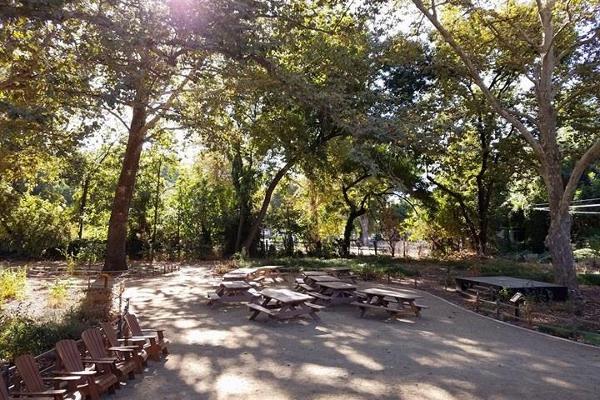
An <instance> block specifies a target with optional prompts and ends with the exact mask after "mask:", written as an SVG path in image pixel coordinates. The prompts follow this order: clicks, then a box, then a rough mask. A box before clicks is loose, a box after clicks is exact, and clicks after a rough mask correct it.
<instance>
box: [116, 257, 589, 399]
mask: <svg viewBox="0 0 600 400" xmlns="http://www.w3.org/2000/svg"><path fill="white" fill-rule="evenodd" d="M217 282H218V280H217V279H216V278H215V277H212V276H211V275H210V272H209V270H208V268H207V267H198V266H189V267H185V266H184V267H182V269H181V271H178V272H174V273H171V274H169V275H167V276H161V277H156V278H145V279H144V280H143V281H141V280H139V281H137V280H130V281H129V283H128V288H127V290H126V292H125V296H129V297H131V307H132V311H134V312H137V313H138V314H139V315H140V316H141V318H142V321H143V322H144V324H145V325H146V326H148V327H153V326H156V327H163V328H165V329H166V335H167V336H168V337H169V338H170V340H171V341H172V344H171V345H170V352H171V355H170V356H169V357H168V358H167V360H166V361H164V362H161V363H150V365H149V368H148V370H147V372H146V373H145V374H144V375H143V377H138V378H137V379H136V380H134V381H130V383H129V384H128V385H127V386H126V387H125V388H123V389H122V390H119V391H118V393H117V395H116V396H112V397H111V398H113V399H115V400H121V399H140V400H142V399H144V400H145V399H169V400H175V399H211V400H225V399H261V400H264V399H314V400H317V399H318V400H324V399H344V400H351V399H365V400H366V399H407V400H412V399H415V400H417V399H418V400H441V399H460V400H469V399H489V400H500V399H503V400H504V399H524V398H529V399H545V400H553V399H556V400H558V399H561V400H563V399H570V400H576V399H589V400H598V399H600V378H599V376H598V371H599V370H600V349H597V348H591V347H586V346H582V345H579V344H576V343H572V342H567V341H564V340H560V339H557V338H553V337H548V336H544V335H540V334H538V333H535V332H532V331H527V330H523V329H519V328H516V327H513V326H509V325H506V324H502V323H499V322H496V321H493V320H490V319H487V318H484V317H481V316H479V315H476V314H473V313H471V312H468V311H465V310H463V309H461V308H458V307H456V306H453V305H451V304H449V303H447V302H445V301H442V300H440V299H438V298H436V297H434V296H431V295H428V294H427V293H424V292H420V293H419V294H420V295H422V296H423V299H422V300H420V303H423V304H426V305H429V306H430V308H429V309H428V310H424V312H423V316H422V317H421V318H420V319H415V318H405V319H398V320H388V319H386V317H385V316H384V315H377V314H371V315H370V316H367V317H366V318H364V319H361V318H359V316H358V310H356V309H355V308H354V307H351V306H336V307H334V308H331V309H328V310H325V311H323V312H321V313H320V314H321V318H322V321H321V322H318V323H315V322H311V321H303V320H297V321H291V322H288V323H280V322H276V321H266V320H264V318H261V319H260V320H259V321H248V319H247V316H248V311H247V308H246V307H245V306H243V305H238V306H212V307H209V306H207V305H206V300H205V296H206V293H207V291H210V290H211V287H212V285H214V284H215V283H217ZM359 285H360V286H377V285H372V284H367V283H362V284H359Z"/></svg>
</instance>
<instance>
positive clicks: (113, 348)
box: [108, 346, 135, 353]
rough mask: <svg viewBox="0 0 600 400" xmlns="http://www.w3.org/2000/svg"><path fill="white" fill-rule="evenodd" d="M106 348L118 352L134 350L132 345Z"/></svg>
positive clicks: (131, 351)
mask: <svg viewBox="0 0 600 400" xmlns="http://www.w3.org/2000/svg"><path fill="white" fill-rule="evenodd" d="M108 350H110V351H118V352H122V353H133V352H135V348H133V347H121V346H119V347H109V348H108Z"/></svg>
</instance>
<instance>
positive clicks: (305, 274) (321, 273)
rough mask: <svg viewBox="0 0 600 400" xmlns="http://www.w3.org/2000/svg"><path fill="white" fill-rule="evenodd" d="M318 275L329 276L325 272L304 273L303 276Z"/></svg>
mask: <svg viewBox="0 0 600 400" xmlns="http://www.w3.org/2000/svg"><path fill="white" fill-rule="evenodd" d="M318 275H327V272H325V271H302V276H318Z"/></svg>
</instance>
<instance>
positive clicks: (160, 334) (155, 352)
mask: <svg viewBox="0 0 600 400" xmlns="http://www.w3.org/2000/svg"><path fill="white" fill-rule="evenodd" d="M125 322H127V326H128V327H129V331H130V332H131V335H132V336H137V337H145V338H146V339H148V340H149V341H150V345H149V346H148V347H147V351H148V353H149V354H150V358H152V359H153V360H157V361H158V360H160V353H161V352H162V354H163V355H165V356H166V355H168V354H169V350H168V349H167V345H168V344H169V343H170V342H169V341H168V340H167V339H165V337H164V329H154V330H142V328H141V327H140V323H139V322H138V319H137V317H136V316H135V314H126V315H125ZM153 331H155V332H156V335H147V334H145V332H153Z"/></svg>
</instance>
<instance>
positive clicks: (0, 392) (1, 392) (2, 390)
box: [0, 375, 66, 400]
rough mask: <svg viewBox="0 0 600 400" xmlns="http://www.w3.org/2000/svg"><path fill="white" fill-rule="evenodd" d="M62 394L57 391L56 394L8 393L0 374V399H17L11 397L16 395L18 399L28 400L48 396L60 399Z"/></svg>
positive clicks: (41, 398) (42, 398)
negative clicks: (24, 399)
mask: <svg viewBox="0 0 600 400" xmlns="http://www.w3.org/2000/svg"><path fill="white" fill-rule="evenodd" d="M64 393H66V390H65V391H64V392H63V394H64ZM63 394H58V393H57V394H56V395H49V394H47V393H46V392H44V393H37V392H12V393H11V394H10V395H9V394H8V389H7V388H6V382H4V378H2V375H0V400H17V397H13V396H18V398H19V399H22V398H26V399H28V400H47V399H48V397H54V398H55V399H62V395H63ZM56 396H61V397H56Z"/></svg>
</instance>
